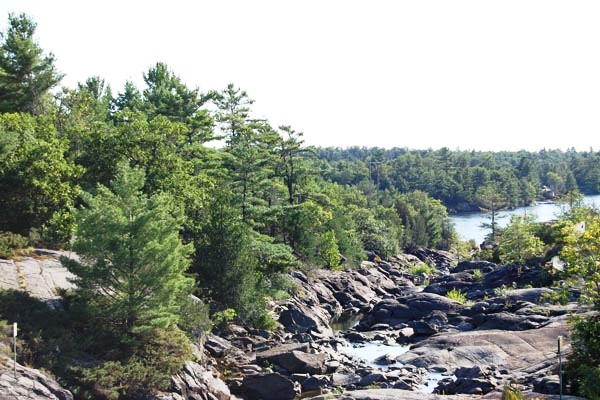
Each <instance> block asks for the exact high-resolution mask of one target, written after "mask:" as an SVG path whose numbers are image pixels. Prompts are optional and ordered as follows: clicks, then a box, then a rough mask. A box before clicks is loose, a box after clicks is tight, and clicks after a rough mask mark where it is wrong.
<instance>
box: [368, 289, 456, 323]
mask: <svg viewBox="0 0 600 400" xmlns="http://www.w3.org/2000/svg"><path fill="white" fill-rule="evenodd" d="M462 308H464V307H463V306H462V305H461V304H460V303H457V302H456V301H453V300H450V299H448V298H447V297H443V296H440V295H437V294H432V293H412V294H409V295H407V296H402V297H397V298H393V299H386V300H382V301H381V302H379V303H378V304H377V305H376V306H375V307H374V308H373V309H372V310H371V311H370V312H369V313H368V315H367V316H365V318H363V320H361V321H360V323H359V325H358V327H359V329H364V330H369V329H373V328H374V327H375V328H376V327H377V325H378V324H387V325H389V326H391V327H395V326H399V327H403V326H401V324H406V323H409V322H415V321H419V320H421V319H423V318H429V319H431V318H433V317H435V316H438V317H440V318H448V317H451V316H456V315H459V314H460V311H461V309H462ZM436 312H437V313H436ZM442 315H443V317H442ZM446 321H447V319H446ZM426 323H427V322H426ZM413 328H414V327H413ZM431 333H434V332H431Z"/></svg>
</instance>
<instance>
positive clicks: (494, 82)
mask: <svg viewBox="0 0 600 400" xmlns="http://www.w3.org/2000/svg"><path fill="white" fill-rule="evenodd" d="M11 11H12V12H25V13H27V14H28V15H30V16H32V17H33V18H34V20H35V21H36V22H37V23H38V29H37V39H38V42H39V43H40V45H41V46H42V47H43V48H44V50H46V51H52V52H53V53H54V54H55V56H56V59H57V66H58V68H59V70H60V71H62V72H63V73H65V74H66V77H65V79H64V81H63V84H64V85H67V86H74V85H75V84H76V82H78V81H84V80H85V79H86V78H87V77H90V76H93V75H98V76H101V77H103V78H105V79H106V80H107V81H108V82H109V83H110V84H111V86H112V88H113V91H114V92H115V93H116V92H118V91H120V90H121V89H122V87H123V84H124V82H125V81H126V80H132V81H134V82H136V83H137V84H138V85H139V86H141V85H142V73H143V72H145V71H147V70H148V68H149V67H150V66H152V65H153V64H155V63H156V62H157V61H161V62H165V63H167V64H168V65H169V67H170V68H171V69H172V70H173V71H174V72H175V73H176V74H177V75H179V76H180V77H181V78H182V79H183V81H184V82H185V83H186V84H187V85H188V86H192V87H199V88H200V90H202V91H208V90H212V89H223V88H225V87H226V85H227V84H228V83H229V82H232V83H234V84H235V85H236V86H239V87H241V88H242V89H244V90H246V91H247V92H248V93H249V95H250V97H251V98H253V99H254V100H256V103H255V104H254V112H255V115H256V116H257V117H266V118H268V119H269V120H270V121H271V123H272V124H273V125H275V126H276V125H280V124H286V125H291V126H292V127H293V128H294V129H296V130H298V131H302V132H304V135H305V140H306V142H307V143H308V144H314V145H321V146H340V147H347V146H353V145H358V146H379V147H388V148H389V147H408V148H418V149H426V148H434V149H436V148H440V147H444V146H446V147H449V148H450V149H456V148H460V149H482V150H519V149H527V150H539V149H542V148H547V149H549V148H561V149H567V148H570V147H575V148H576V149H579V150H587V149H589V148H590V147H593V148H594V149H595V150H598V147H599V146H598V139H597V138H598V133H599V132H600V22H599V21H600V1H597V0H594V1H552V0H538V1H527V0H514V1H513V0H502V1H487V0H472V1H450V0H440V1H427V0H415V1H399V0H390V1H377V0H374V1H366V0H365V1H352V0H339V1H337V0H336V1H333V0H316V1H313V0H303V1H285V0H273V1H261V0H258V1H254V0H252V1H250V0H230V1H228V0H213V1H198V0H195V1H185V0H170V1H132V0H120V1H114V0H103V1H81V0H80V1H75V0H73V1H66V0H52V1H49V0H1V1H0V21H1V23H0V29H1V30H2V31H5V29H6V20H7V15H8V12H11Z"/></svg>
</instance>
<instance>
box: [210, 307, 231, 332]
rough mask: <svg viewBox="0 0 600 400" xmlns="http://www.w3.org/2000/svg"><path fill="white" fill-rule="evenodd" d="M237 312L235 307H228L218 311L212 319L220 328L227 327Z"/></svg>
mask: <svg viewBox="0 0 600 400" xmlns="http://www.w3.org/2000/svg"><path fill="white" fill-rule="evenodd" d="M236 315H237V313H236V312H235V310H234V309H233V308H226V309H225V310H223V311H217V312H216V313H214V314H213V315H212V320H213V322H214V324H215V326H217V327H219V328H223V327H225V326H226V325H227V324H229V323H231V322H232V321H233V320H234V318H235V317H236Z"/></svg>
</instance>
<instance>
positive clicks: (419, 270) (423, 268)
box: [408, 263, 437, 275]
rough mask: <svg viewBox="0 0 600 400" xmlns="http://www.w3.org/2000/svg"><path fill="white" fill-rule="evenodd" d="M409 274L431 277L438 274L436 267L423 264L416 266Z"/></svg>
mask: <svg viewBox="0 0 600 400" xmlns="http://www.w3.org/2000/svg"><path fill="white" fill-rule="evenodd" d="M408 272H409V273H410V274H411V275H431V274H435V273H436V272H437V270H436V269H435V267H432V266H431V265H429V264H425V263H423V264H419V265H415V266H414V267H412V268H411V269H410V270H409V271H408Z"/></svg>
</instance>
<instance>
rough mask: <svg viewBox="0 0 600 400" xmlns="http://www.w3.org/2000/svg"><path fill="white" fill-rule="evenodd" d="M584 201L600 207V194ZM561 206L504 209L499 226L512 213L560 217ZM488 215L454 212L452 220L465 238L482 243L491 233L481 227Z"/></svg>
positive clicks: (544, 217)
mask: <svg viewBox="0 0 600 400" xmlns="http://www.w3.org/2000/svg"><path fill="white" fill-rule="evenodd" d="M583 201H584V203H585V204H589V205H594V206H596V207H600V195H594V196H585V197H584V199H583ZM561 207H566V206H565V205H561V204H556V203H540V204H536V205H533V206H528V207H519V208H515V209H514V210H509V211H503V212H500V213H499V216H500V218H499V219H498V220H497V222H498V226H501V227H503V226H506V225H508V223H509V222H510V216H511V215H524V214H535V215H536V216H537V220H538V221H539V222H546V221H551V220H553V219H557V218H558V216H559V215H560V213H561V212H562V210H561ZM488 216H489V215H488V214H485V213H481V212H471V213H459V214H453V215H451V216H450V217H451V218H452V222H454V228H455V229H456V231H457V232H458V234H459V235H460V237H461V238H462V239H463V240H469V239H475V242H476V243H481V242H483V239H484V237H485V235H486V234H488V233H489V230H488V229H483V228H481V224H482V223H485V222H487V223H489V222H490V219H489V218H488Z"/></svg>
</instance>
